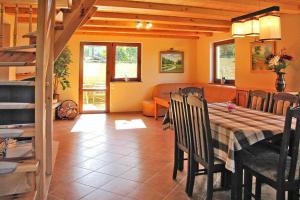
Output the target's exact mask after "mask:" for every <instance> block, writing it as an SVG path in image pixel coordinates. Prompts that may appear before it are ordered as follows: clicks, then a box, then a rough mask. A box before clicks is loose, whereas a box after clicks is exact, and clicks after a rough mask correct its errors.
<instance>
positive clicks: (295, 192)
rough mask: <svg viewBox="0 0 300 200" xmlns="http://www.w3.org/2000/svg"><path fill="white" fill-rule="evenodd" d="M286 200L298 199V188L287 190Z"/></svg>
mask: <svg viewBox="0 0 300 200" xmlns="http://www.w3.org/2000/svg"><path fill="white" fill-rule="evenodd" d="M288 200H299V188H298V189H296V190H293V191H289V193H288Z"/></svg>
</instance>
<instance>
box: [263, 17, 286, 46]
mask: <svg viewBox="0 0 300 200" xmlns="http://www.w3.org/2000/svg"><path fill="white" fill-rule="evenodd" d="M259 25H260V40H280V39H281V22H280V16H275V15H266V16H263V17H261V18H259Z"/></svg>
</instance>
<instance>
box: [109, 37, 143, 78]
mask: <svg viewBox="0 0 300 200" xmlns="http://www.w3.org/2000/svg"><path fill="white" fill-rule="evenodd" d="M117 46H128V47H137V51H138V52H137V53H138V57H137V77H136V78H128V82H141V81H142V80H141V72H142V70H141V68H142V66H141V63H142V62H141V61H142V58H141V57H142V50H141V49H142V45H141V43H121V42H114V43H112V55H111V58H110V59H111V62H112V68H111V82H121V81H122V82H123V81H125V78H115V75H116V51H117Z"/></svg>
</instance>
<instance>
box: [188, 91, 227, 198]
mask: <svg viewBox="0 0 300 200" xmlns="http://www.w3.org/2000/svg"><path fill="white" fill-rule="evenodd" d="M185 101H186V105H187V110H188V119H189V120H188V127H189V128H190V131H189V139H190V142H189V143H190V144H191V145H190V147H191V149H190V151H191V154H190V155H191V159H190V170H188V171H189V173H190V175H189V186H188V187H189V188H188V195H189V196H192V195H193V189H194V183H195V176H197V175H204V174H206V175H207V198H206V199H208V200H211V199H212V198H213V191H214V188H213V174H214V173H218V172H221V173H222V176H221V179H222V180H221V185H222V186H225V185H226V184H224V180H226V176H227V170H226V169H225V163H224V162H222V161H221V160H219V159H217V158H215V156H214V149H213V139H212V134H211V129H210V121H209V116H208V108H207V102H206V100H205V99H204V98H198V97H195V96H193V95H189V96H188V97H185ZM199 164H200V165H201V166H203V168H201V169H199ZM224 188H225V187H224Z"/></svg>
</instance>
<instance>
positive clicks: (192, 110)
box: [186, 95, 214, 167]
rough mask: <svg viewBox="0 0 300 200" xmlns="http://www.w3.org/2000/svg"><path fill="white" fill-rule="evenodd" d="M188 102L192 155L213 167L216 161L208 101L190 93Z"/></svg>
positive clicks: (205, 165)
mask: <svg viewBox="0 0 300 200" xmlns="http://www.w3.org/2000/svg"><path fill="white" fill-rule="evenodd" d="M186 104H187V111H188V118H189V120H188V121H189V124H188V126H189V128H190V131H189V134H190V135H189V138H190V144H191V147H192V150H191V153H192V156H193V158H194V159H195V160H196V161H198V162H199V163H200V164H202V165H203V166H204V167H211V166H212V165H213V163H214V151H213V144H212V135H211V129H210V121H209V115H208V108H207V102H206V100H205V99H204V98H197V97H195V96H193V95H189V96H188V97H186Z"/></svg>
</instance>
